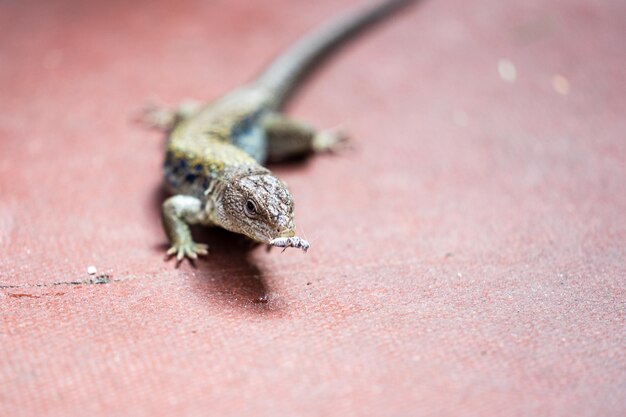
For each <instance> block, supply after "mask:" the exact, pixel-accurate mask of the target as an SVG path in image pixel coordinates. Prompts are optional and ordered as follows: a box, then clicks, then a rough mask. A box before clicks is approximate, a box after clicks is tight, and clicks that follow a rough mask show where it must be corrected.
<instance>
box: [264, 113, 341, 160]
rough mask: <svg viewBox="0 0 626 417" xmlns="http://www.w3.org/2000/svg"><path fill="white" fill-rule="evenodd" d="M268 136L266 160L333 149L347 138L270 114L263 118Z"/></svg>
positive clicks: (339, 133)
mask: <svg viewBox="0 0 626 417" xmlns="http://www.w3.org/2000/svg"><path fill="white" fill-rule="evenodd" d="M262 124H263V129H264V130H265V135H266V137H267V146H268V160H270V161H272V162H277V161H283V160H285V159H289V158H293V157H296V156H300V155H306V154H308V153H311V152H315V153H321V152H335V151H338V150H340V149H341V148H343V147H345V146H346V145H347V142H348V137H347V136H346V135H345V134H343V133H342V132H338V131H332V130H327V131H318V130H316V129H314V128H313V127H311V126H309V125H308V124H306V123H303V122H299V121H297V120H293V119H290V118H288V117H285V116H283V115H281V114H279V113H271V114H269V115H267V116H265V117H264V118H263V120H262Z"/></svg>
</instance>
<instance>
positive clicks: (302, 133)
mask: <svg viewBox="0 0 626 417" xmlns="http://www.w3.org/2000/svg"><path fill="white" fill-rule="evenodd" d="M411 2H412V1H411V0H391V1H389V0H387V1H383V2H378V3H376V4H373V5H369V6H367V7H365V8H363V9H359V10H357V11H355V12H351V13H348V14H346V15H340V16H339V17H337V18H335V19H333V20H331V21H329V22H328V23H326V24H325V25H322V26H321V27H319V28H317V29H314V30H313V31H311V32H310V33H308V34H305V35H304V36H303V37H302V38H301V39H300V40H299V41H297V42H296V43H294V44H293V45H292V46H291V47H289V48H287V49H286V51H285V52H283V53H282V54H280V55H279V56H278V57H277V58H275V59H274V60H273V61H272V62H270V64H269V65H268V66H267V67H266V69H265V70H264V71H262V72H261V73H260V75H259V76H258V77H257V78H256V79H254V80H252V81H251V82H249V83H247V84H244V85H243V86H241V87H238V88H236V89H234V90H232V91H230V92H228V93H226V94H225V95H223V96H222V97H220V98H218V99H216V100H214V101H211V102H208V103H207V104H204V105H196V104H191V103H185V104H183V105H181V106H179V107H178V108H176V109H172V110H167V111H166V110H163V109H154V108H153V109H152V110H150V111H148V112H147V113H146V116H147V121H148V122H149V123H151V124H152V125H153V126H156V127H159V128H161V129H163V130H165V131H167V132H168V139H167V145H166V153H165V161H164V163H163V172H164V179H165V184H166V188H167V189H168V191H170V192H171V194H172V196H170V197H169V198H167V199H166V200H165V201H164V202H163V204H162V207H161V220H162V224H163V228H164V230H165V233H166V235H167V237H168V239H169V242H170V246H169V249H168V250H167V252H166V255H167V256H168V257H172V256H175V257H176V265H177V266H178V265H179V264H180V262H181V261H182V260H183V259H185V258H188V259H189V260H190V261H191V262H192V263H193V261H194V260H196V259H197V258H198V256H200V255H207V254H208V249H209V248H208V245H206V244H203V243H196V242H195V241H194V240H193V238H192V235H191V231H190V225H194V224H200V225H205V226H219V227H222V228H224V229H226V230H229V231H231V232H235V233H239V234H243V235H245V236H247V237H248V238H250V239H252V240H253V241H255V242H260V243H265V244H267V245H270V246H268V247H272V246H277V247H282V248H284V249H286V248H288V247H293V248H299V249H302V250H304V251H305V252H306V251H307V250H308V249H309V247H310V244H309V242H307V241H306V240H305V239H303V238H300V237H298V236H296V234H295V223H294V201H293V197H292V195H291V193H290V192H289V190H288V188H287V186H286V184H285V183H284V182H283V181H281V180H280V179H278V178H277V177H276V176H275V175H274V174H272V172H271V171H270V170H269V169H268V168H266V167H265V166H264V165H265V163H266V162H267V161H280V160H284V159H288V158H291V157H294V156H297V155H302V154H307V153H311V152H313V153H316V152H327V151H332V150H335V149H337V148H338V147H340V146H341V145H342V143H345V140H346V137H345V136H344V135H342V134H341V133H338V132H331V131H318V130H316V129H314V128H313V127H311V126H309V125H308V124H306V123H303V122H300V121H297V120H293V119H291V118H289V117H287V116H285V115H284V114H283V113H281V109H282V107H283V105H284V103H285V102H286V100H287V98H288V97H289V95H290V94H291V93H292V92H293V90H294V89H295V88H296V87H297V85H298V84H299V82H300V81H301V79H302V78H303V76H304V75H305V74H306V73H307V72H308V71H309V70H310V69H311V68H312V67H313V66H314V64H315V63H316V62H317V61H318V60H319V59H320V58H322V57H323V56H324V55H326V54H327V53H328V52H330V51H331V50H332V49H333V48H334V47H335V46H337V45H338V44H340V43H342V41H344V40H345V39H346V38H348V37H350V36H352V35H354V34H356V33H357V32H359V31H360V30H361V29H363V28H365V27H367V26H369V25H370V24H372V23H374V22H376V21H378V20H380V19H381V18H383V17H385V16H387V15H389V14H390V13H391V12H392V11H394V10H396V9H398V8H399V6H403V5H405V4H407V3H411ZM284 249H283V250H284Z"/></svg>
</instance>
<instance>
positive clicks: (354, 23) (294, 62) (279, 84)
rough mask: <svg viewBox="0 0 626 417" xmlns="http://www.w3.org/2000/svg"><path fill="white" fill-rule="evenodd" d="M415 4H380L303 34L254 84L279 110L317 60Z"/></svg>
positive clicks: (391, 0) (395, 0) (402, 0)
mask: <svg viewBox="0 0 626 417" xmlns="http://www.w3.org/2000/svg"><path fill="white" fill-rule="evenodd" d="M414 2H415V0H388V1H383V2H377V3H376V4H374V5H373V6H370V7H368V8H365V9H364V10H357V11H356V12H352V13H348V14H346V15H342V16H339V17H337V18H335V19H333V20H331V21H329V22H328V23H326V24H323V25H322V26H320V27H319V28H316V29H314V30H313V31H311V32H309V33H308V34H306V35H304V37H302V38H301V39H300V40H299V41H297V42H296V43H294V44H293V45H292V46H291V47H289V48H288V49H287V50H286V51H285V52H284V53H282V54H281V55H279V56H278V57H277V58H276V59H275V60H274V61H272V62H271V63H270V65H269V66H268V67H267V68H266V69H265V71H263V72H262V73H261V75H260V76H259V77H258V78H257V79H256V80H255V81H254V84H256V85H258V86H261V87H263V88H266V89H269V90H270V91H271V92H272V95H273V96H274V98H275V100H276V101H275V106H276V107H280V106H281V105H282V104H283V103H284V102H285V101H286V100H287V98H288V97H289V95H290V94H291V92H292V91H293V90H294V88H295V86H296V85H297V83H298V81H299V80H300V79H301V78H302V77H303V76H304V75H305V74H306V73H307V72H308V71H309V70H310V69H311V68H312V67H313V66H314V64H315V63H316V61H318V60H319V59H320V58H322V57H323V56H325V55H326V54H327V53H329V52H330V51H331V50H332V49H334V48H335V47H336V46H337V45H339V44H340V43H342V42H343V41H344V40H346V39H347V38H349V37H351V36H352V35H355V34H357V33H358V32H360V31H361V30H362V29H364V28H365V27H367V26H369V25H371V24H373V23H375V22H377V21H379V20H381V19H382V18H384V17H386V16H388V15H389V14H391V12H393V11H395V10H397V9H399V8H400V7H401V6H405V5H408V4H410V3H414Z"/></svg>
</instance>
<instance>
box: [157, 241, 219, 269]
mask: <svg viewBox="0 0 626 417" xmlns="http://www.w3.org/2000/svg"><path fill="white" fill-rule="evenodd" d="M208 254H209V245H205V244H204V243H195V242H193V241H188V242H184V243H175V244H174V245H172V247H171V248H169V249H168V250H167V252H166V255H167V256H168V257H172V256H174V255H176V266H178V265H179V264H180V263H181V262H182V260H183V259H184V258H185V257H187V258H189V260H191V262H192V263H193V261H195V260H196V259H198V255H200V256H203V255H208Z"/></svg>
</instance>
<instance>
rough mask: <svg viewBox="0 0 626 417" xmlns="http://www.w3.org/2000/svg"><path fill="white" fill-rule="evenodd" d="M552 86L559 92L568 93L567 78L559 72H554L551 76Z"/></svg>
mask: <svg viewBox="0 0 626 417" xmlns="http://www.w3.org/2000/svg"><path fill="white" fill-rule="evenodd" d="M552 88H554V91H556V92H557V93H559V94H562V95H566V94H568V93H569V90H570V86H569V81H568V80H567V78H565V77H564V76H562V75H560V74H556V75H555V76H554V77H552Z"/></svg>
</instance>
